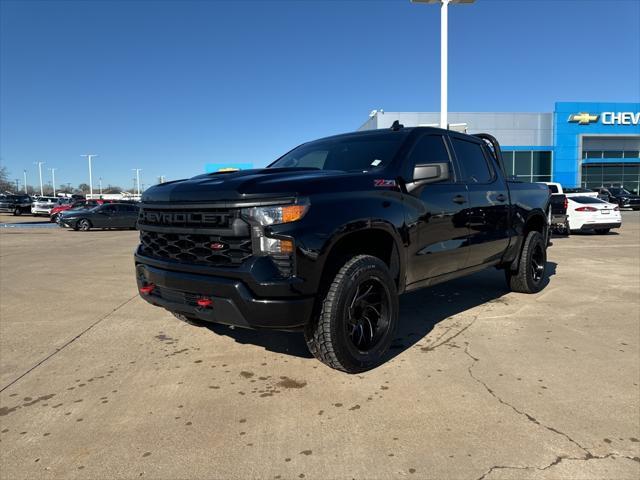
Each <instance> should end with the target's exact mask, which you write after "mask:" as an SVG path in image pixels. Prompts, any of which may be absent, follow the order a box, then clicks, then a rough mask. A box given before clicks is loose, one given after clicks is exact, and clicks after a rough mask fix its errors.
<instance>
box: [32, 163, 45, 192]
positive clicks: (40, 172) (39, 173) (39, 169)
mask: <svg viewBox="0 0 640 480" xmlns="http://www.w3.org/2000/svg"><path fill="white" fill-rule="evenodd" d="M44 164H45V162H34V165H38V175H39V176H40V196H41V197H44V188H42V165H44Z"/></svg>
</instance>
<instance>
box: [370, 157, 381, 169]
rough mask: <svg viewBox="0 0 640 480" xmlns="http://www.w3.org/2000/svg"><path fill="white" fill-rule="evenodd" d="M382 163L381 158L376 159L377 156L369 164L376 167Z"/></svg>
mask: <svg viewBox="0 0 640 480" xmlns="http://www.w3.org/2000/svg"><path fill="white" fill-rule="evenodd" d="M381 163H382V160H378V159H377V158H376V159H375V160H374V161H373V162H371V166H372V167H377V166H378V165H380V164H381Z"/></svg>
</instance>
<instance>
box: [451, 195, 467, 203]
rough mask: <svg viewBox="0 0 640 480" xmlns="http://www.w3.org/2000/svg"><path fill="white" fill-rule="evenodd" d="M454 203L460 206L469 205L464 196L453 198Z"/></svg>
mask: <svg viewBox="0 0 640 480" xmlns="http://www.w3.org/2000/svg"><path fill="white" fill-rule="evenodd" d="M453 202H454V203H457V204H458V205H462V204H463V203H467V199H466V198H464V197H463V196H462V195H456V196H455V197H453Z"/></svg>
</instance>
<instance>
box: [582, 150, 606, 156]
mask: <svg viewBox="0 0 640 480" xmlns="http://www.w3.org/2000/svg"><path fill="white" fill-rule="evenodd" d="M585 153H586V154H587V158H602V152H601V151H600V150H596V151H589V152H585Z"/></svg>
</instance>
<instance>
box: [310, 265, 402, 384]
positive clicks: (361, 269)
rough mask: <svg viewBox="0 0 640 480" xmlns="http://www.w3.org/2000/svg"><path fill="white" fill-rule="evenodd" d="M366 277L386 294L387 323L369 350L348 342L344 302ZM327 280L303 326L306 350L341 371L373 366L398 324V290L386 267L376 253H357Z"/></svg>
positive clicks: (379, 359) (364, 368)
mask: <svg viewBox="0 0 640 480" xmlns="http://www.w3.org/2000/svg"><path fill="white" fill-rule="evenodd" d="M367 280H374V281H375V282H377V283H378V284H379V285H380V287H381V288H382V289H383V290H384V292H385V294H386V295H387V303H388V307H387V308H386V310H385V311H386V315H385V320H386V321H385V322H384V323H386V324H387V326H386V327H384V330H382V331H381V336H380V339H379V340H378V341H377V342H376V344H375V345H374V347H373V348H372V349H371V351H367V352H361V351H359V350H358V349H357V348H355V347H354V346H353V345H352V344H349V343H348V342H350V340H349V338H348V336H347V334H346V324H345V322H346V311H347V310H346V309H347V308H349V307H348V306H347V304H346V303H347V301H348V300H349V299H350V298H351V297H350V295H352V293H353V292H354V289H357V287H358V285H361V284H363V283H364V282H365V281H367ZM330 282H331V283H329V284H327V285H325V286H324V289H323V290H322V293H321V296H320V297H319V301H320V302H321V304H319V305H318V306H317V309H316V311H317V313H316V315H315V318H314V319H313V320H312V321H311V322H310V323H309V324H308V325H307V326H306V328H305V332H304V333H305V340H306V342H307V346H308V348H309V351H310V352H311V353H312V354H313V356H314V357H316V358H317V359H318V360H320V361H321V362H323V363H324V364H326V365H328V366H329V367H331V368H335V369H336V370H341V371H343V372H347V373H358V372H363V371H366V370H370V369H372V368H375V367H376V366H378V365H379V364H380V363H382V362H383V360H384V358H385V354H386V353H387V351H388V349H389V346H390V345H391V342H392V341H393V338H394V335H395V331H396V328H397V324H398V308H399V307H398V293H397V289H396V284H395V281H394V279H393V277H392V276H391V273H390V272H389V268H388V267H387V265H386V264H385V263H384V262H383V261H382V260H380V259H379V258H377V257H373V256H369V255H358V256H355V257H353V258H351V259H349V260H348V261H347V262H346V263H345V264H344V265H343V266H342V267H341V268H340V270H339V271H338V273H337V274H336V276H335V278H333V279H331V280H330ZM356 291H357V290H356ZM354 350H355V352H354Z"/></svg>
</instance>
